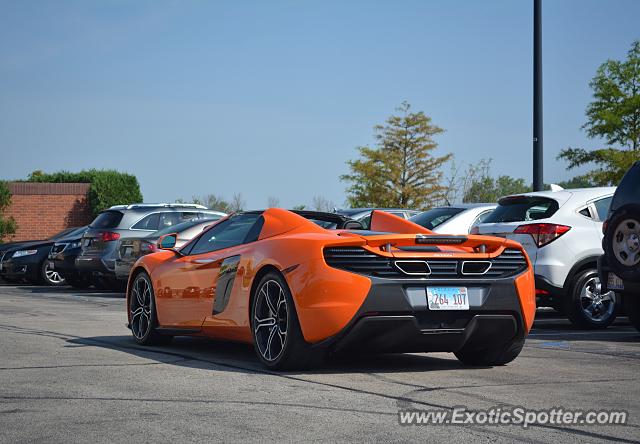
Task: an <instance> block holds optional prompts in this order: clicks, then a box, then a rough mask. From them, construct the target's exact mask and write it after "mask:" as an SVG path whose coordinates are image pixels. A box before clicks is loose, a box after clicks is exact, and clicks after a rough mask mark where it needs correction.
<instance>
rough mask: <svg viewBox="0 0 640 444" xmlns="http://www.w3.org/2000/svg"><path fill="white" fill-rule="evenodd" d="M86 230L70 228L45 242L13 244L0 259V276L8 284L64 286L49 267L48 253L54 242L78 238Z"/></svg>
mask: <svg viewBox="0 0 640 444" xmlns="http://www.w3.org/2000/svg"><path fill="white" fill-rule="evenodd" d="M86 229H87V227H79V228H78V227H76V228H70V229H66V230H63V231H61V232H60V233H57V234H55V235H54V236H52V237H51V238H49V239H46V240H40V241H30V242H17V243H15V244H14V245H13V247H12V248H9V249H7V250H4V253H3V254H2V256H1V257H0V276H2V278H3V279H4V280H6V281H8V282H17V281H20V280H22V279H26V280H27V281H29V282H31V283H32V284H44V285H64V284H65V280H64V278H63V277H62V276H61V275H60V274H59V273H58V272H57V271H56V270H54V269H53V268H52V267H51V263H50V262H49V253H50V252H51V248H52V247H53V246H54V244H55V243H56V242H58V241H63V240H64V239H73V238H74V237H79V236H81V235H82V234H83V233H84V232H85V231H86Z"/></svg>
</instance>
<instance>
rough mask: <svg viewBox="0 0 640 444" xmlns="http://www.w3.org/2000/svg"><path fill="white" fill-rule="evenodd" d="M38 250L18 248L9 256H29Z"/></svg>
mask: <svg viewBox="0 0 640 444" xmlns="http://www.w3.org/2000/svg"><path fill="white" fill-rule="evenodd" d="M37 252H38V250H18V251H16V252H15V253H13V256H11V257H22V256H31V255H32V254H36V253H37Z"/></svg>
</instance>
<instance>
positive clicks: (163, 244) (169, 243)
mask: <svg viewBox="0 0 640 444" xmlns="http://www.w3.org/2000/svg"><path fill="white" fill-rule="evenodd" d="M177 240H178V233H170V234H165V235H164V236H160V239H158V248H159V249H160V250H173V249H174V247H175V246H176V241H177Z"/></svg>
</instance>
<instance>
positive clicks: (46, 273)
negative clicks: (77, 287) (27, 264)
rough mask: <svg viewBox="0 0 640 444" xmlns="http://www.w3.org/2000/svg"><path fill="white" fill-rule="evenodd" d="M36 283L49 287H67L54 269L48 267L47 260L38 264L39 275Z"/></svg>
mask: <svg viewBox="0 0 640 444" xmlns="http://www.w3.org/2000/svg"><path fill="white" fill-rule="evenodd" d="M37 282H38V283H40V284H44V285H49V286H51V287H60V286H61V285H67V282H66V280H65V279H64V278H63V277H62V276H61V275H60V274H59V273H58V272H57V271H55V269H51V268H50V267H49V261H47V260H45V261H44V262H42V264H40V275H39V276H38V280H37Z"/></svg>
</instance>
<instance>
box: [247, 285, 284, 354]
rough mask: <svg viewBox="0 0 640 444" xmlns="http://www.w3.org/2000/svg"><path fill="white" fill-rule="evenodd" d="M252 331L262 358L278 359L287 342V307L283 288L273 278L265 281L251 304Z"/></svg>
mask: <svg viewBox="0 0 640 444" xmlns="http://www.w3.org/2000/svg"><path fill="white" fill-rule="evenodd" d="M252 323H253V332H254V336H255V341H256V346H257V348H258V351H259V352H260V355H261V356H262V358H263V359H264V360H266V361H269V362H273V361H275V360H276V359H278V358H279V357H280V356H281V355H282V353H283V351H284V349H285V346H286V343H287V328H288V324H289V307H288V305H287V299H286V296H285V294H284V290H283V289H282V287H281V286H280V284H279V283H278V282H277V281H275V280H268V281H267V282H265V283H264V284H263V285H262V287H260V290H259V291H258V294H257V296H256V300H255V303H254V304H253V320H252Z"/></svg>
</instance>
